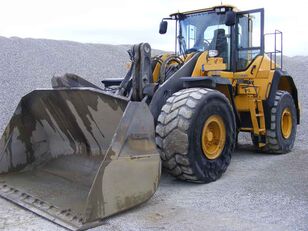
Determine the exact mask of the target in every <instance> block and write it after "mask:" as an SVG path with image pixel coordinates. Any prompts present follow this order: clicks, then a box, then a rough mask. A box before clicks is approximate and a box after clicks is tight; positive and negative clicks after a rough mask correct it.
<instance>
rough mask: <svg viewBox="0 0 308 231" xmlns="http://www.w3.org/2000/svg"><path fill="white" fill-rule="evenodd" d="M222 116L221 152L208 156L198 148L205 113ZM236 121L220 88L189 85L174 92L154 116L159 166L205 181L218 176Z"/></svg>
mask: <svg viewBox="0 0 308 231" xmlns="http://www.w3.org/2000/svg"><path fill="white" fill-rule="evenodd" d="M212 115H218V116H220V118H222V121H223V124H224V126H225V131H226V139H225V144H224V147H223V149H222V151H221V154H220V155H219V156H218V157H217V158H216V159H209V158H207V157H206V155H205V154H204V153H203V150H202V129H203V126H204V124H205V122H206V121H207V119H208V118H209V117H211V116H212ZM235 140H236V123H235V116H234V112H233V109H232V106H231V104H230V102H229V100H228V99H227V98H226V97H225V96H224V95H223V94H222V93H220V92H218V91H215V90H212V89H205V88H189V89H184V90H181V91H179V92H176V93H174V94H173V95H172V96H171V97H170V98H169V99H168V100H167V102H166V104H165V105H164V106H163V108H162V110H161V114H160V115H159V117H158V123H157V126H156V143H157V146H158V148H159V149H160V153H161V159H162V163H163V167H164V168H165V169H166V170H167V171H168V172H169V173H170V174H171V175H173V176H175V177H176V178H178V179H181V180H186V181H192V182H197V183H208V182H211V181H215V180H217V179H218V178H220V177H221V175H222V174H223V173H224V172H225V171H226V169H227V167H228V166H229V164H230V161H231V153H232V152H233V150H234V147H235Z"/></svg>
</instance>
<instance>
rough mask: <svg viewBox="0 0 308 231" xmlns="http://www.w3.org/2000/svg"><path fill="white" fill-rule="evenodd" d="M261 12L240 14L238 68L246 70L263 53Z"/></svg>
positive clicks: (238, 25)
mask: <svg viewBox="0 0 308 231" xmlns="http://www.w3.org/2000/svg"><path fill="white" fill-rule="evenodd" d="M261 17H262V16H261V12H252V13H246V14H239V17H238V24H237V32H238V33H237V40H238V41H237V47H238V57H237V62H236V63H237V65H236V66H237V67H236V68H237V70H238V71H241V70H245V69H246V68H247V67H248V66H249V64H250V63H251V62H252V60H253V59H254V58H256V57H257V56H258V55H259V54H260V53H262V52H263V51H262V21H261Z"/></svg>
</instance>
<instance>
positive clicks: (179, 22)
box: [0, 5, 300, 230]
mask: <svg viewBox="0 0 308 231" xmlns="http://www.w3.org/2000/svg"><path fill="white" fill-rule="evenodd" d="M168 21H169V22H173V23H174V25H175V28H176V29H175V33H176V35H175V36H176V41H177V42H176V44H175V52H174V53H166V54H162V55H159V56H154V57H151V47H150V45H149V44H148V43H141V44H137V45H134V46H133V47H132V48H131V49H130V50H129V52H128V53H129V56H130V60H131V65H130V68H129V71H128V73H127V75H126V76H125V77H124V78H115V77H114V78H109V79H108V78H105V79H103V81H102V86H96V85H94V84H92V83H90V82H88V81H87V80H85V79H83V78H81V77H79V76H77V75H74V74H66V75H64V76H62V77H53V78H52V81H51V82H52V88H51V89H39V90H35V91H33V92H31V93H29V94H27V95H26V96H24V97H23V98H22V99H21V101H20V103H19V105H18V106H17V109H16V110H15V112H14V114H13V116H12V118H11V120H10V122H9V124H8V126H7V127H6V129H5V131H4V133H3V135H2V138H1V141H0V195H1V196H2V197H3V198H6V199H7V200H9V201H12V202H14V203H16V204H18V205H20V206H22V207H25V208H27V209H29V210H31V211H33V212H34V213H37V214H39V215H40V216H43V217H45V218H47V219H49V220H51V221H52V222H55V223H57V224H59V225H62V226H64V227H66V228H68V229H72V230H83V229H87V228H90V227H94V226H97V225H100V224H101V223H102V221H103V219H104V218H106V217H109V216H111V215H113V214H116V213H119V212H121V211H124V210H127V209H129V208H132V207H134V206H137V205H139V204H141V203H143V202H145V201H147V200H148V199H149V198H151V196H152V195H153V194H154V192H155V191H156V189H157V187H158V184H159V180H160V174H161V165H162V167H163V168H164V169H166V170H167V171H168V172H169V173H170V174H171V175H172V176H174V177H176V178H177V179H181V180H185V181H189V182H195V183H208V182H212V181H215V180H217V179H219V178H220V177H221V176H222V174H223V173H224V172H225V171H226V170H227V168H228V166H229V164H230V161H231V155H232V152H233V151H234V148H235V145H236V143H237V136H238V133H239V132H247V133H250V134H251V138H252V142H253V144H254V145H255V148H256V150H258V151H261V152H265V153H277V154H279V153H288V152H290V151H291V150H292V148H293V145H294V141H295V136H296V127H297V125H298V124H299V122H300V106H299V101H298V94H297V89H296V86H295V84H294V81H293V79H292V77H291V76H290V75H289V74H288V73H287V72H286V71H284V70H283V62H282V57H283V51H282V33H281V32H280V31H275V32H274V33H271V34H269V35H265V34H264V10H263V9H255V10H249V11H239V10H238V9H237V8H235V7H233V6H230V5H221V6H216V7H211V8H206V9H200V10H194V11H188V12H182V13H179V12H178V13H175V14H171V15H170V17H168V18H164V19H163V20H162V22H161V23H160V27H159V32H160V33H161V34H165V33H166V31H167V27H168ZM266 36H274V38H275V43H274V44H273V46H274V50H273V51H270V52H266V51H265V43H264V40H265V37H266ZM116 77H117V76H116Z"/></svg>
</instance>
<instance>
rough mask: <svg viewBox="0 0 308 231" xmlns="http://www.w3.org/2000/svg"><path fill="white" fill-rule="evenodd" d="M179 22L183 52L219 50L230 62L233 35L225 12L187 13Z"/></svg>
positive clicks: (180, 45)
mask: <svg viewBox="0 0 308 231" xmlns="http://www.w3.org/2000/svg"><path fill="white" fill-rule="evenodd" d="M179 23H180V28H179V35H178V41H179V47H180V53H181V54H188V53H191V52H194V51H205V50H217V51H218V56H219V57H222V58H223V59H224V62H226V63H229V62H228V60H229V54H230V37H231V36H230V27H228V26H226V25H225V14H217V13H216V12H206V13H197V14H191V15H185V16H184V18H183V19H180V21H179Z"/></svg>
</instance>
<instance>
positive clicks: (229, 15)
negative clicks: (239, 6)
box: [225, 11, 236, 26]
mask: <svg viewBox="0 0 308 231" xmlns="http://www.w3.org/2000/svg"><path fill="white" fill-rule="evenodd" d="M235 23H236V14H235V13H234V12H233V11H227V12H226V18H225V24H226V26H234V25H235Z"/></svg>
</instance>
